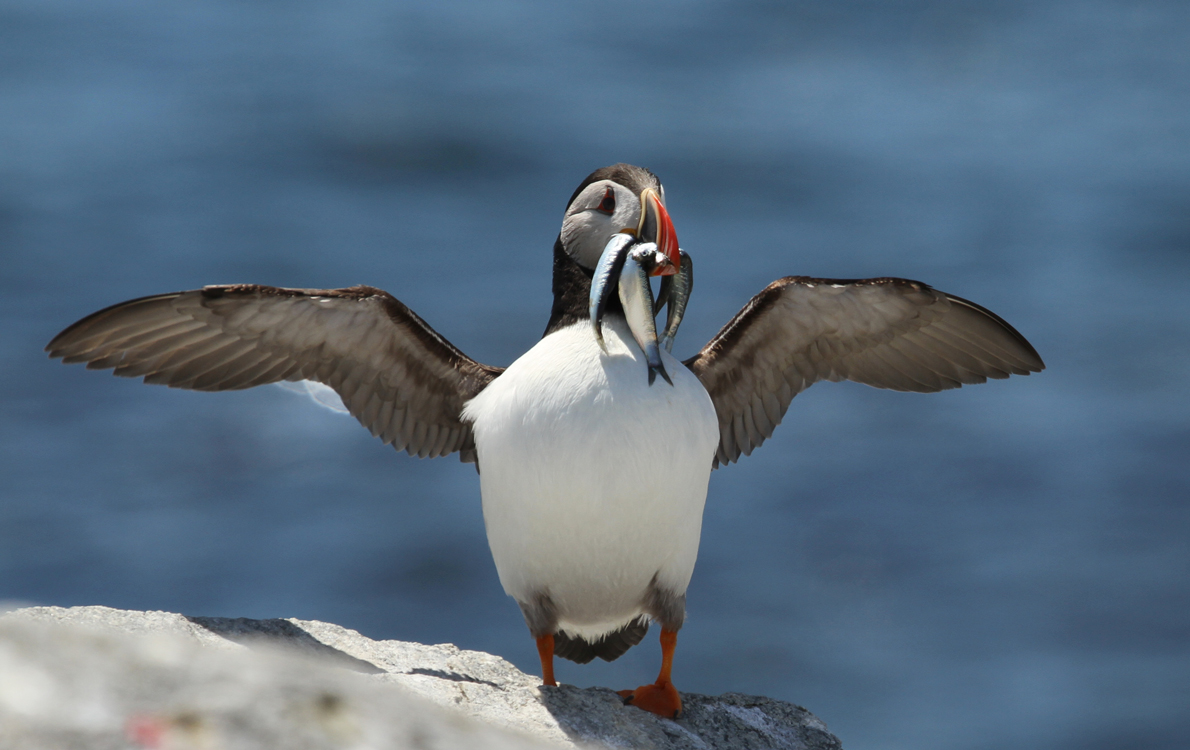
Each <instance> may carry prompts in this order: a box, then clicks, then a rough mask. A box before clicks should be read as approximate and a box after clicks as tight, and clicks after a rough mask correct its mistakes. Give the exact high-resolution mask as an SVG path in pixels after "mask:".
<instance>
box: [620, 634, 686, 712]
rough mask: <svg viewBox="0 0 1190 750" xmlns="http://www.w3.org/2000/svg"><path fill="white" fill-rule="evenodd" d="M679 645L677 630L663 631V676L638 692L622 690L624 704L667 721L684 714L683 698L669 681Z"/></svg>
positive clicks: (642, 686)
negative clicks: (649, 712) (662, 717)
mask: <svg viewBox="0 0 1190 750" xmlns="http://www.w3.org/2000/svg"><path fill="white" fill-rule="evenodd" d="M677 645H678V633H677V631H676V630H665V629H664V628H662V630H661V674H659V675H657V681H656V682H654V683H653V684H652V685H641V686H640V687H638V688H637V689H636V690H621V691H620V696H621V697H622V698H624V703H626V704H628V705H630V706H637V707H639V708H643V709H644V710H646V711H651V712H653V713H655V714H657V715H658V716H664V717H665V718H667V719H676V718H678V716H679V715H681V713H682V698H681V696H679V695H678V690H677V688H675V687H674V686H673V683H672V682H670V680H669V673H670V670H671V669H673V664H674V647H675V646H677Z"/></svg>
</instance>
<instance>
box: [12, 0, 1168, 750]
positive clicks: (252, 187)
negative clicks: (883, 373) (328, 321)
mask: <svg viewBox="0 0 1190 750" xmlns="http://www.w3.org/2000/svg"><path fill="white" fill-rule="evenodd" d="M1188 37H1190V5H1187V4H1185V3H1177V2H1129V3H1124V2H1083V3H1071V2H1065V3H1064V2H1028V3H1026V2H990V3H988V2H984V3H974V2H954V3H941V2H925V1H924V0H921V1H918V2H907V3H899V4H895V5H894V4H883V3H873V2H860V1H856V2H835V3H827V2H817V3H809V2H780V3H779V2H764V1H762V0H754V1H752V2H722V1H720V2H712V1H704V2H688V3H677V2H668V1H659V2H654V3H649V4H647V5H641V4H636V3H624V2H610V3H601V4H598V5H596V6H591V5H583V4H578V5H572V4H556V3H545V2H522V3H508V2H475V1H474V0H473V1H471V2H448V3H439V4H434V5H432V6H431V5H430V4H428V3H407V2H367V1H364V0H355V1H347V2H338V3H329V2H322V3H316V2H288V3H277V2H243V1H238V2H235V1H232V0H225V1H223V2H201V3H200V2H174V3H169V4H162V3H152V2H145V1H143V0H141V1H135V0H126V1H120V0H90V1H89V2H82V1H68V0H25V1H19V0H0V282H2V283H3V290H4V304H3V305H2V306H0V316H3V325H2V326H0V346H2V350H3V352H4V354H5V356H6V363H5V366H4V367H3V368H0V393H2V394H3V398H2V399H0V425H2V428H0V472H2V474H0V476H2V478H3V482H2V483H0V599H10V600H11V599H16V600H23V601H28V602H36V603H42V604H55V605H63V606H69V605H76V604H104V605H109V606H113V607H126V608H136V609H164V610H172V611H180V612H185V613H188V614H196V615H222V616H233V617H291V616H292V617H301V618H311V619H321V620H328V621H332V622H337V623H340V624H343V625H345V626H348V627H351V628H355V629H358V630H360V631H361V632H363V633H365V634H366V635H369V636H371V637H373V638H401V639H413V640H419V641H425V642H451V643H455V644H457V645H459V646H461V647H464V648H473V649H483V650H487V651H491V652H494V653H497V654H500V655H502V656H504V657H506V658H508V659H510V660H511V661H513V662H515V663H516V664H517V665H518V666H520V667H521V668H522V669H525V670H527V671H530V672H534V671H536V669H537V660H536V653H535V650H534V647H533V644H532V641H531V640H530V639H529V637H528V634H527V632H526V630H525V628H524V625H523V622H522V621H521V617H520V614H519V612H518V610H517V608H516V606H515V604H514V603H513V602H512V601H511V600H509V599H507V598H506V597H505V596H504V595H503V592H502V591H501V589H500V586H499V582H498V581H497V578H496V574H495V570H494V567H493V566H492V563H491V560H490V557H489V555H488V551H487V548H486V542H485V539H484V533H483V521H482V518H481V515H480V508H479V492H478V481H477V477H476V475H475V472H474V470H473V469H472V468H471V467H470V466H466V465H461V464H460V463H459V462H458V461H457V460H455V459H439V460H435V461H428V460H426V461H419V460H417V459H413V458H409V457H408V456H405V455H404V454H396V453H395V452H394V451H393V450H392V449H391V448H388V447H386V446H383V445H381V444H379V442H377V441H375V440H373V439H372V438H370V437H369V436H368V434H367V433H366V431H364V430H363V429H361V428H360V427H359V426H358V425H357V424H356V423H355V422H354V421H353V420H351V419H350V418H345V417H342V416H340V415H337V414H334V413H332V412H330V411H327V410H325V409H321V408H319V407H317V406H314V405H313V404H311V403H310V402H309V401H308V400H306V399H304V398H302V397H298V396H295V395H293V394H291V393H287V392H285V391H283V390H282V389H280V388H275V387H268V388H262V389H256V390H252V391H247V392H240V393H228V394H199V393H190V392H183V391H174V390H170V389H165V388H159V387H148V386H144V385H142V384H140V383H138V382H136V381H129V380H123V379H116V378H112V377H111V376H110V375H108V374H105V373H94V372H88V371H86V370H85V369H84V368H82V367H79V366H72V367H64V366H62V365H61V364H59V363H57V362H51V361H49V360H48V359H46V358H45V355H44V353H43V352H42V347H43V346H44V345H45V343H46V342H47V341H49V339H50V338H51V337H52V336H53V335H54V334H55V333H56V332H57V331H59V330H60V329H61V328H63V327H65V326H66V325H68V324H69V323H71V322H73V321H74V320H76V319H77V318H79V317H81V316H83V315H85V314H87V313H89V312H92V311H94V310H96V309H99V308H101V307H104V306H106V305H109V304H112V303H115V302H118V301H121V300H124V299H128V298H132V297H137V296H142V295H146V294H151V293H155V292H163V291H171V290H176V289H188V288H194V287H198V286H201V285H203V284H210V283H231V282H255V283H264V284H274V285H282V286H297V287H338V286H347V285H351V284H357V283H367V284H371V285H374V286H379V287H381V288H384V289H386V290H388V291H390V292H392V293H393V294H395V295H396V296H397V297H399V298H400V299H401V300H402V301H404V302H405V303H406V304H408V305H409V306H410V307H412V308H413V309H414V310H416V311H417V312H418V313H419V314H420V315H422V317H424V318H425V319H426V320H427V321H428V322H429V323H430V324H431V325H433V326H434V327H435V328H436V329H437V330H438V331H440V332H441V333H442V334H443V335H445V336H446V337H447V338H449V339H450V340H451V341H452V342H453V343H454V344H456V345H457V346H459V347H460V348H461V349H463V350H464V351H466V352H467V353H468V354H470V355H471V356H473V357H474V358H476V359H479V360H481V361H483V362H488V363H491V364H499V365H503V364H507V363H509V362H511V361H512V360H513V359H515V358H516V357H517V356H518V354H520V353H521V352H523V351H524V350H526V349H527V348H529V347H530V346H531V345H532V344H533V342H534V341H536V339H537V338H538V336H540V333H541V331H542V329H543V328H544V325H545V321H546V318H547V317H548V309H549V302H550V293H549V274H550V263H549V260H550V253H551V248H552V242H553V239H554V237H555V235H556V233H557V229H558V225H559V222H560V216H561V211H562V209H563V207H564V205H565V201H566V198H567V197H568V196H569V195H570V192H571V191H572V190H573V188H574V186H575V185H576V184H577V183H578V181H579V180H581V179H582V178H583V177H584V176H585V175H586V174H587V173H588V172H590V171H591V170H592V169H594V168H596V167H599V166H603V165H605V164H610V163H613V162H616V161H628V162H633V163H637V164H642V165H645V166H648V167H650V168H652V169H653V170H654V171H656V172H657V173H658V174H659V175H660V176H661V178H662V179H663V180H664V182H665V186H666V195H667V200H668V203H669V206H670V210H671V214H672V216H673V219H674V222H675V224H676V226H677V230H678V234H679V236H680V238H681V240H682V245H683V247H684V248H685V249H686V250H687V251H689V252H690V253H691V255H692V256H693V258H694V260H695V263H696V279H697V284H696V287H695V292H694V297H693V300H692V303H691V307H690V310H689V312H688V316H687V319H686V322H685V323H684V325H683V328H682V333H681V335H680V336H679V338H678V343H677V346H676V348H675V353H677V354H680V355H682V356H687V355H689V354H690V353H692V352H694V351H696V350H697V349H698V348H699V347H700V346H701V345H702V344H703V343H704V342H705V341H707V340H708V339H709V338H710V337H711V336H712V335H713V334H714V332H715V331H716V330H718V328H719V327H720V326H721V325H722V324H723V323H725V322H726V321H727V320H728V319H730V317H731V316H732V315H733V314H734V313H735V312H736V311H737V310H738V309H739V308H740V307H741V306H742V305H743V304H744V303H745V302H746V301H747V300H748V299H749V297H750V296H751V295H752V294H754V293H756V292H757V291H759V290H760V289H761V288H762V287H763V286H765V285H766V284H767V283H769V282H770V281H772V280H773V279H775V278H778V277H780V276H784V275H787V274H806V275H815V276H826V277H839V278H855V277H868V276H882V275H895V276H903V277H908V278H914V279H919V280H922V281H925V282H927V283H929V284H932V285H934V286H936V287H938V288H940V289H943V290H945V291H948V292H951V293H953V294H957V295H959V296H962V297H965V298H968V299H972V300H974V301H976V302H979V303H980V304H982V305H985V306H987V307H989V308H991V309H992V310H995V311H996V312H997V313H999V314H1000V315H1001V316H1003V317H1004V318H1006V319H1007V320H1008V321H1009V322H1011V323H1012V324H1013V325H1014V326H1015V327H1017V328H1018V329H1019V330H1020V331H1021V332H1022V333H1023V334H1024V335H1025V336H1026V337H1028V338H1029V339H1030V341H1031V342H1032V343H1033V344H1034V345H1035V346H1036V348H1037V349H1038V351H1039V352H1040V353H1041V355H1042V356H1043V357H1044V359H1045V361H1046V364H1047V365H1048V369H1047V371H1046V372H1044V373H1042V374H1040V375H1036V376H1031V377H1028V378H1012V379H1010V380H1008V381H995V382H992V383H989V384H986V385H981V386H975V387H970V388H963V389H961V390H959V391H950V392H947V393H943V394H936V395H914V394H901V393H892V392H887V391H877V390H874V389H870V388H865V387H863V386H859V385H855V384H829V383H827V384H820V385H817V386H815V387H813V388H811V389H810V390H809V391H807V392H805V393H803V394H801V395H800V396H798V397H797V399H796V400H795V401H794V403H793V406H792V407H791V409H790V411H789V413H788V415H787V416H786V419H785V423H784V425H782V427H781V428H779V430H778V432H777V434H776V435H775V436H774V438H773V439H772V440H770V441H768V442H767V443H766V444H765V445H764V446H763V447H762V448H760V449H759V450H758V451H757V452H756V453H755V454H754V455H753V456H751V457H749V458H744V459H742V460H741V462H740V463H739V464H737V465H733V466H730V467H727V468H724V469H721V470H719V471H716V472H715V473H714V475H713V477H712V481H711V489H710V497H709V499H708V504H707V514H706V524H705V528H704V535H703V541H702V550H701V555H700V559H699V565H698V568H697V570H696V571H695V575H694V580H693V582H692V584H691V588H690V592H689V611H690V614H689V619H688V622H687V625H686V627H685V628H684V629H683V631H682V634H681V639H680V643H679V648H678V653H677V661H676V665H675V680H676V682H677V684H678V686H679V687H680V688H681V689H683V690H690V691H696V692H704V693H719V692H723V691H728V690H731V691H739V692H745V693H758V694H766V695H770V696H774V697H778V698H782V699H785V700H790V701H793V702H796V703H799V704H802V705H805V706H807V707H808V708H810V709H811V710H812V711H814V712H815V713H816V714H818V715H819V716H820V717H821V718H822V719H823V720H825V721H826V722H827V724H828V725H829V726H830V728H831V729H832V730H833V731H835V732H836V733H837V734H838V735H839V737H840V738H841V739H842V741H843V744H844V746H845V747H848V748H850V749H851V750H877V749H879V750H886V749H887V750H893V749H897V750H900V749H905V750H910V749H912V750H935V749H936V750H977V749H983V748H988V749H990V748H1003V747H1027V748H1034V749H1039V750H1067V749H1070V750H1074V749H1075V748H1080V749H1083V748H1087V749H1090V750H1109V749H1115V748H1121V749H1122V748H1136V747H1144V748H1147V749H1148V750H1161V749H1164V748H1182V747H1185V746H1186V743H1187V740H1186V738H1187V737H1190V712H1188V711H1187V710H1186V708H1187V706H1188V705H1190V547H1188V540H1190V502H1188V499H1190V387H1188V385H1187V382H1188V379H1190V378H1188V376H1190V344H1188V343H1187V342H1188V341H1190V87H1188V86H1187V81H1190V45H1188V44H1187V43H1186V39H1187V38H1188ZM658 659H659V656H658V649H657V646H656V642H655V637H650V638H649V639H648V641H646V643H645V644H642V646H640V647H638V648H636V649H633V650H632V651H631V652H630V653H629V654H628V655H626V656H625V657H624V658H622V659H621V660H619V661H617V662H615V663H612V664H598V665H588V666H583V667H580V666H576V665H573V664H570V663H568V662H564V663H561V664H560V665H559V677H560V679H562V680H563V681H566V682H571V683H574V684H578V685H606V686H609V687H614V688H621V687H630V686H635V685H637V684H640V683H641V682H645V681H648V680H651V679H652V678H653V675H654V674H655V670H656V668H657V664H658Z"/></svg>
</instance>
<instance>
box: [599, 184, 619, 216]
mask: <svg viewBox="0 0 1190 750" xmlns="http://www.w3.org/2000/svg"><path fill="white" fill-rule="evenodd" d="M595 210H596V211H599V212H600V213H604V214H607V215H608V216H611V215H612V214H614V213H615V212H616V194H615V193H614V192H613V191H612V189H611V188H608V189H607V192H606V193H604V194H603V200H601V201H599V205H598V206H597V207H596V209H595Z"/></svg>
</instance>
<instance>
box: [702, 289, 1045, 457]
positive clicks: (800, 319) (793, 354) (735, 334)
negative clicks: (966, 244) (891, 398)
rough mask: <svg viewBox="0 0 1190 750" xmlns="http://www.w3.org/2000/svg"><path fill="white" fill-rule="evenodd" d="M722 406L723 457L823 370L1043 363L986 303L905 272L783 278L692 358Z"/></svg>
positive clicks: (903, 375)
mask: <svg viewBox="0 0 1190 750" xmlns="http://www.w3.org/2000/svg"><path fill="white" fill-rule="evenodd" d="M685 364H686V366H687V367H689V368H690V369H691V370H692V371H694V374H695V375H697V376H698V378H699V380H701V381H702V384H703V385H704V386H705V387H706V389H707V391H708V392H709V393H710V394H711V399H712V400H713V401H714V403H715V411H716V412H718V415H719V451H718V453H717V454H716V456H715V459H716V465H718V464H727V463H731V462H732V461H736V460H738V459H739V457H740V454H741V453H743V454H744V455H749V454H751V453H752V450H753V449H754V448H756V447H757V446H759V445H760V444H761V443H763V442H764V441H765V440H766V439H767V438H769V437H771V436H772V434H773V429H774V428H775V427H776V426H777V425H778V424H780V423H781V418H782V417H784V416H785V410H786V409H788V408H789V402H790V401H792V400H793V397H794V396H796V395H797V394H798V393H800V392H801V391H803V390H805V389H806V388H808V387H809V386H811V385H813V384H814V383H816V382H818V381H819V380H834V381H839V380H854V381H857V382H860V383H865V384H867V385H871V386H875V387H877V388H891V389H893V390H897V391H916V392H919V393H929V392H933V391H942V390H946V389H947V388H958V387H959V386H961V385H965V384H969V383H983V382H985V381H986V380H987V379H988V378H1006V377H1008V376H1009V375H1012V374H1016V375H1028V374H1029V373H1031V372H1040V371H1041V370H1043V369H1045V364H1044V363H1042V361H1041V357H1039V356H1038V355H1037V352H1036V351H1035V350H1034V349H1033V347H1032V346H1031V345H1030V344H1029V342H1028V341H1026V340H1025V337H1024V336H1022V335H1020V334H1019V333H1017V332H1016V330H1015V329H1014V328H1013V327H1012V326H1010V325H1008V323H1006V322H1004V321H1003V320H1002V319H1001V318H1000V317H999V316H997V315H996V314H995V313H993V312H991V311H990V310H986V309H984V308H982V307H980V306H979V305H977V304H975V303H973V302H968V301H967V300H965V299H960V298H959V297H955V296H952V295H949V294H946V293H945V292H940V291H938V290H936V289H933V288H931V287H929V286H927V285H925V284H922V283H921V282H917V281H909V280H907V279H893V278H881V279H860V280H837V279H814V278H810V277H807V276H787V277H785V278H783V279H778V280H777V281H774V282H773V283H772V284H770V285H769V286H768V287H766V288H765V289H764V290H763V291H762V292H761V293H760V294H758V295H756V296H755V297H753V298H752V299H751V301H749V302H748V304H747V305H745V306H744V309H742V310H740V312H739V314H737V315H736V316H735V317H734V318H733V319H732V320H731V322H730V323H728V324H727V325H726V326H724V327H723V330H721V331H719V333H718V334H717V335H716V336H715V338H713V339H711V341H710V343H708V344H707V345H706V346H705V347H703V349H702V351H701V352H699V353H698V354H697V355H695V356H694V357H691V358H690V359H688V360H686V362H685Z"/></svg>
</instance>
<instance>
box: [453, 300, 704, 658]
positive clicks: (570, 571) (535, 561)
mask: <svg viewBox="0 0 1190 750" xmlns="http://www.w3.org/2000/svg"><path fill="white" fill-rule="evenodd" d="M603 327H604V338H605V340H606V343H607V348H608V352H607V353H604V352H602V351H601V350H600V349H599V347H598V345H597V344H596V343H595V338H594V335H593V334H592V332H591V330H590V324H589V323H588V322H587V321H583V322H581V323H578V324H576V325H573V326H570V327H568V328H565V329H563V330H561V331H557V332H555V333H553V334H551V335H550V336H548V337H546V338H544V339H542V340H541V341H540V342H539V343H538V344H537V345H536V346H534V347H533V348H532V349H530V350H529V351H528V352H526V353H525V355H524V356H522V357H521V358H520V359H518V360H517V361H516V362H514V363H513V364H512V365H511V366H510V367H509V368H508V369H507V370H505V371H504V373H503V374H501V375H500V377H498V378H496V379H495V380H494V381H493V382H492V383H491V385H489V386H488V387H487V388H486V389H484V390H483V392H482V393H480V394H479V395H478V396H476V397H475V398H474V399H472V400H471V401H470V402H469V403H468V404H467V406H466V408H465V409H464V411H463V418H464V419H465V420H468V421H471V422H472V423H473V425H474V431H475V444H476V448H477V450H478V454H479V467H480V487H481V491H482V494H483V516H484V522H485V525H486V526H487V532H488V543H489V544H490V545H491V548H492V557H493V558H494V559H495V562H496V570H497V571H498V572H499V574H500V582H501V583H502V584H503V586H504V590H505V591H506V592H507V593H508V594H509V595H510V596H512V597H514V598H516V599H517V600H518V601H524V602H527V601H531V600H532V597H534V596H535V595H538V594H541V593H547V594H548V595H549V596H550V598H551V599H552V600H553V602H554V604H555V605H556V607H557V611H558V616H559V620H560V622H559V625H560V627H561V628H562V629H564V630H566V631H567V632H570V633H573V634H575V635H580V636H598V635H602V634H603V633H606V632H608V631H609V630H613V629H615V628H617V627H620V626H622V625H624V624H625V623H627V622H628V621H630V620H631V619H633V618H634V617H636V616H637V615H639V614H641V608H640V605H641V601H642V598H643V596H644V594H645V592H646V590H647V588H648V586H649V583H650V581H652V580H653V578H654V576H656V579H657V582H658V584H660V585H661V586H664V587H665V588H666V589H667V590H669V591H672V592H673V593H676V594H680V593H682V592H684V591H685V590H686V587H687V585H688V584H689V583H690V576H691V574H692V573H693V571H694V560H695V557H696V556H697V555H698V539H699V534H700V531H701V527H702V511H703V504H704V502H705V501H706V494H707V482H708V481H709V478H710V472H711V459H712V457H713V456H714V454H715V449H716V446H717V445H718V442H719V427H718V421H717V419H716V417H715V407H714V405H713V404H712V403H711V399H710V396H709V395H708V394H707V392H706V389H705V388H703V386H702V383H700V382H699V380H698V378H696V377H695V376H694V374H693V373H691V372H690V371H689V370H687V369H686V367H685V366H684V365H682V364H681V363H680V362H678V361H677V360H676V359H675V358H674V357H672V356H671V355H669V354H668V353H663V355H662V356H663V358H664V362H665V368H666V370H667V371H668V372H669V374H670V376H671V377H672V378H673V382H674V384H673V386H672V387H671V386H670V385H669V384H668V383H665V382H664V381H662V380H661V379H658V380H657V381H656V382H655V383H654V384H653V385H652V386H650V385H649V384H648V376H647V369H646V366H645V359H644V354H643V353H642V352H641V351H640V349H639V347H638V346H637V345H636V343H635V342H634V341H633V340H632V334H631V333H630V332H629V330H628V328H627V326H626V325H625V323H624V321H623V319H622V318H619V317H618V316H614V315H609V316H608V317H606V318H605V319H604V324H603Z"/></svg>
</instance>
